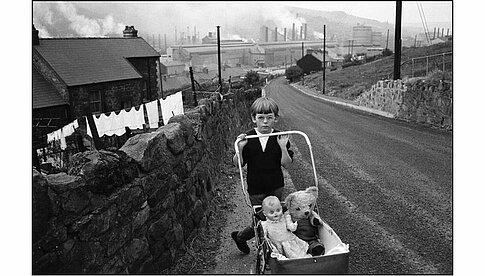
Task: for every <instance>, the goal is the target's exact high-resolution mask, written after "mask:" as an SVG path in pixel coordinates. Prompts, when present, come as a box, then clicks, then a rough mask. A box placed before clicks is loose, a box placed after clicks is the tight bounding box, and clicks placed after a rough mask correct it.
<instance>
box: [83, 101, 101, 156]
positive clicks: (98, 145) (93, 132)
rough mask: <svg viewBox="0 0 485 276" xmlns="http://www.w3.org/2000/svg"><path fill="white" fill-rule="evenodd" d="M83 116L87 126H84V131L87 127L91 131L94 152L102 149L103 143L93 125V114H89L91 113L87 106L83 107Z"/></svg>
mask: <svg viewBox="0 0 485 276" xmlns="http://www.w3.org/2000/svg"><path fill="white" fill-rule="evenodd" d="M84 114H85V115H86V118H87V119H88V125H87V126H86V131H87V129H88V127H89V128H90V129H91V135H92V137H93V140H94V147H95V148H96V150H101V149H104V144H103V141H101V139H100V138H99V134H98V129H97V128H96V124H95V123H94V119H93V114H91V111H90V110H89V107H88V106H85V107H84Z"/></svg>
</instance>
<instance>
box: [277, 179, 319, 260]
mask: <svg viewBox="0 0 485 276" xmlns="http://www.w3.org/2000/svg"><path fill="white" fill-rule="evenodd" d="M317 197H318V188H317V187H316V186H312V187H309V188H307V189H306V190H304V191H296V192H293V193H291V194H289V195H288V196H287V197H286V199H285V203H286V207H287V209H288V212H289V214H290V215H291V219H292V220H293V221H294V222H296V223H297V224H298V226H297V229H296V231H295V232H294V234H295V235H296V236H297V237H299V238H300V239H302V240H304V241H306V242H307V243H308V251H307V252H308V253H310V254H311V255H312V256H320V255H323V254H324V253H325V246H324V245H323V243H321V242H320V239H319V237H318V226H319V225H323V220H322V219H321V218H320V216H319V215H318V214H317V213H316V212H315V211H314V207H315V205H316V203H317Z"/></svg>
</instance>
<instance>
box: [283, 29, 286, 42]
mask: <svg viewBox="0 0 485 276" xmlns="http://www.w3.org/2000/svg"><path fill="white" fill-rule="evenodd" d="M283 30H284V35H283V41H286V28H284V29H283Z"/></svg>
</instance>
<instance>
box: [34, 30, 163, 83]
mask: <svg viewBox="0 0 485 276" xmlns="http://www.w3.org/2000/svg"><path fill="white" fill-rule="evenodd" d="M39 44H40V45H34V46H32V47H33V48H34V49H35V50H36V51H38V53H39V54H40V55H41V56H42V57H43V58H44V59H45V60H46V61H47V62H48V63H49V64H50V65H51V66H52V68H53V69H54V70H55V71H56V73H57V74H58V75H59V76H60V77H61V79H62V80H63V81H64V82H65V83H66V84H67V85H68V86H75V85H83V84H92V83H100V82H107V81H116V80H125V79H136V78H141V75H140V74H139V73H138V72H137V70H136V69H135V68H134V67H133V66H132V65H131V63H130V62H129V61H128V60H126V59H127V58H137V57H157V58H158V57H160V54H159V53H158V52H157V51H155V49H153V48H152V47H151V46H150V45H149V44H148V43H147V42H146V41H145V40H144V39H143V38H141V37H134V38H124V37H116V38H44V39H40V43H39Z"/></svg>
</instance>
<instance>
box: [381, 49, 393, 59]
mask: <svg viewBox="0 0 485 276" xmlns="http://www.w3.org/2000/svg"><path fill="white" fill-rule="evenodd" d="M392 54H394V53H393V52H392V51H391V49H389V48H386V49H384V50H383V51H382V55H383V56H385V57H387V56H390V55H392Z"/></svg>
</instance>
